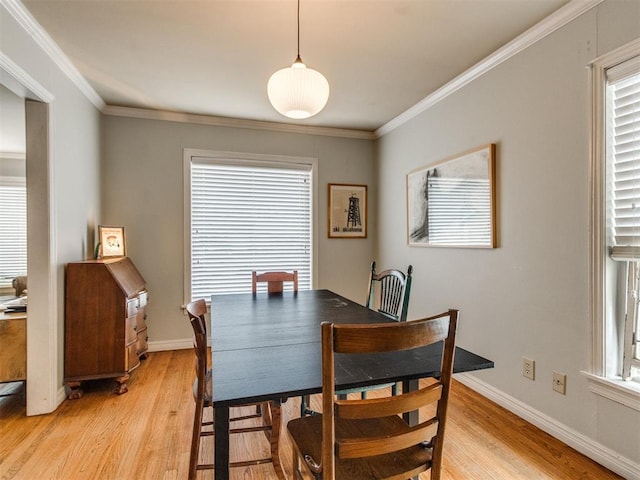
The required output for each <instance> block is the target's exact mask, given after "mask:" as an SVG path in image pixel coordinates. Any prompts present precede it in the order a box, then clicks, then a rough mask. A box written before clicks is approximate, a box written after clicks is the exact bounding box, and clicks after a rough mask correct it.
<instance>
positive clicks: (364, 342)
mask: <svg viewBox="0 0 640 480" xmlns="http://www.w3.org/2000/svg"><path fill="white" fill-rule="evenodd" d="M457 317H458V312H457V310H449V311H448V312H444V313H441V314H439V315H436V316H433V317H429V318H424V319H421V320H413V321H410V322H390V323H377V324H369V325H366V324H358V325H349V324H333V323H329V322H327V323H323V324H322V410H323V413H322V414H320V415H311V416H306V417H300V418H296V419H294V420H291V421H290V422H289V423H288V425H287V428H288V431H289V436H290V438H291V441H292V445H293V453H294V455H293V474H294V479H296V480H301V479H302V478H303V476H302V471H305V472H306V473H308V474H311V475H312V476H313V477H314V478H315V479H317V480H319V479H323V480H335V479H338V480H369V479H372V478H375V479H378V480H383V479H394V480H398V479H407V478H411V477H413V476H417V475H419V474H420V473H421V472H424V471H427V470H429V469H431V479H432V480H439V479H440V475H441V470H442V448H443V441H444V433H445V425H446V419H447V403H448V399H449V390H450V386H451V377H452V373H453V357H454V352H455V333H456V324H457ZM437 342H443V350H442V352H443V353H442V359H441V368H440V378H438V379H435V380H433V381H431V382H422V383H421V387H420V388H418V390H415V391H412V392H402V393H399V394H398V395H395V396H393V395H388V396H386V397H381V398H371V399H362V398H356V399H351V400H341V399H340V398H338V396H337V392H336V390H335V382H336V376H335V356H336V354H340V355H341V356H346V355H360V354H363V353H366V354H377V353H381V354H385V353H388V352H397V351H403V350H410V349H414V348H420V347H424V346H427V345H431V344H434V343H437ZM432 407H435V408H432ZM423 408H424V410H421V413H422V412H425V413H426V415H424V414H423V415H421V417H422V421H421V422H420V423H418V424H417V425H414V426H409V425H408V424H407V423H405V421H404V420H403V419H402V417H401V416H400V414H403V413H407V412H411V411H415V410H418V409H423ZM425 416H426V417H427V418H424V417H425Z"/></svg>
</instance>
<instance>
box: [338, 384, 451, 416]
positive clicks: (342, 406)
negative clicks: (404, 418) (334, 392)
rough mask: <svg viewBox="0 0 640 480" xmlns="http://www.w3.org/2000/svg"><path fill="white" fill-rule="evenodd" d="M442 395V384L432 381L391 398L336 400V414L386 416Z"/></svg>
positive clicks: (432, 400) (413, 407)
mask: <svg viewBox="0 0 640 480" xmlns="http://www.w3.org/2000/svg"><path fill="white" fill-rule="evenodd" d="M441 397H442V384H441V383H440V382H436V383H433V384H432V385H428V386H426V387H423V388H421V389H419V390H415V391H413V392H409V393H407V394H405V395H396V396H393V397H391V398H386V397H385V398H368V399H366V400H362V401H353V400H336V416H338V417H340V418H349V419H362V418H375V417H376V416H377V417H388V416H390V415H398V414H400V413H404V412H410V411H412V410H417V409H419V408H420V407H423V406H425V405H428V404H430V403H434V402H437V401H438V400H440V398H441Z"/></svg>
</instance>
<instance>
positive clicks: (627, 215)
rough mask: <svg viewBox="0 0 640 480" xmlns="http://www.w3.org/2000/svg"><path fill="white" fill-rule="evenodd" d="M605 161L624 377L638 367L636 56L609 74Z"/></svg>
mask: <svg viewBox="0 0 640 480" xmlns="http://www.w3.org/2000/svg"><path fill="white" fill-rule="evenodd" d="M607 85H608V86H607V99H606V102H607V108H606V112H607V119H606V122H605V123H606V125H607V134H606V145H607V159H608V164H609V166H610V171H609V174H610V181H609V198H610V206H609V215H608V219H609V225H610V232H609V235H610V238H609V243H610V245H611V247H612V248H611V258H613V259H614V260H619V261H625V262H627V264H626V286H625V287H626V288H625V292H624V298H625V309H624V322H622V324H623V325H624V327H623V328H622V344H623V348H622V352H623V358H622V369H621V375H622V378H624V379H628V378H630V377H631V374H632V371H631V369H632V367H635V368H640V352H639V351H638V335H639V334H640V333H639V330H640V322H639V320H638V318H639V315H638V313H639V310H640V309H639V308H638V302H639V301H640V282H639V275H640V57H636V58H634V59H631V60H629V61H626V62H624V63H622V64H620V65H618V66H616V67H613V68H610V69H609V70H607Z"/></svg>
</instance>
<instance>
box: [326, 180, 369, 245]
mask: <svg viewBox="0 0 640 480" xmlns="http://www.w3.org/2000/svg"><path fill="white" fill-rule="evenodd" d="M328 223H329V229H328V230H329V238H367V186H366V185H345V184H341V183H330V184H329V214H328Z"/></svg>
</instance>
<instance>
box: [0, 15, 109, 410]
mask: <svg viewBox="0 0 640 480" xmlns="http://www.w3.org/2000/svg"><path fill="white" fill-rule="evenodd" d="M18 10H19V9H17V8H16V6H15V5H13V4H8V5H4V4H1V5H0V60H1V62H0V67H2V68H0V82H1V83H3V84H5V85H8V84H9V83H10V84H11V90H12V91H13V92H14V93H16V94H18V95H21V96H22V97H27V98H32V99H35V100H46V102H48V118H46V115H45V118H44V122H43V123H41V122H37V123H38V124H39V125H42V126H44V127H45V128H44V130H43V131H44V132H45V133H44V134H45V135H46V134H47V130H48V138H45V139H42V141H41V142H39V143H41V145H42V146H43V147H44V148H42V149H39V151H38V155H34V156H33V158H34V159H35V158H36V157H37V160H36V161H35V162H30V159H29V147H28V146H27V188H28V189H29V191H28V203H29V204H30V206H29V207H28V209H29V212H32V208H33V209H37V211H38V215H34V217H35V216H37V217H40V218H42V219H43V221H40V222H37V223H36V224H33V223H34V222H31V220H30V221H29V231H28V242H29V244H30V247H29V252H30V258H29V318H28V326H27V355H28V357H27V368H28V372H27V376H28V382H27V389H28V391H27V412H28V413H29V414H37V413H45V412H49V411H52V410H54V409H55V407H56V406H57V404H58V402H59V401H60V400H61V396H60V394H61V393H62V381H63V358H64V336H63V326H64V265H65V264H66V263H67V262H70V261H75V260H82V259H84V258H86V256H87V250H88V249H89V250H90V249H91V248H92V247H91V246H92V245H93V238H92V237H93V230H94V228H95V225H96V224H97V223H98V217H97V215H98V212H99V210H100V203H99V200H100V197H99V182H98V174H99V162H100V158H99V153H100V151H99V147H100V144H99V129H100V114H99V112H98V110H97V109H96V108H95V107H94V106H93V105H92V103H91V102H89V101H88V100H87V98H86V96H85V95H84V94H83V93H81V91H80V89H79V88H78V87H77V85H76V84H74V83H73V82H72V81H70V80H69V77H68V76H67V75H66V74H65V73H64V72H63V70H62V69H61V68H59V67H58V65H57V64H56V63H54V61H53V60H52V59H51V57H50V55H49V54H48V53H47V52H45V51H44V50H43V49H42V48H41V47H40V45H39V44H38V43H37V42H36V41H35V38H36V37H37V35H36V32H35V31H34V30H33V28H32V26H31V25H30V24H29V19H28V18H27V17H24V16H21V15H20V13H19V12H18ZM16 79H17V80H16ZM34 92H35V93H34ZM27 137H29V135H27ZM29 165H31V167H32V172H35V173H34V175H33V177H37V181H32V180H34V179H33V178H31V179H30V178H29V177H30V174H29V170H30V168H29ZM34 185H35V186H36V187H35V188H32V187H33V186H34ZM32 227H33V228H32ZM35 244H37V245H43V247H42V248H39V249H38V251H35V249H33V250H32V249H31V246H33V245H35ZM31 253H33V255H32V254H31ZM36 285H37V286H41V287H42V288H32V287H33V286H36ZM44 290H47V291H44Z"/></svg>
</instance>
